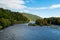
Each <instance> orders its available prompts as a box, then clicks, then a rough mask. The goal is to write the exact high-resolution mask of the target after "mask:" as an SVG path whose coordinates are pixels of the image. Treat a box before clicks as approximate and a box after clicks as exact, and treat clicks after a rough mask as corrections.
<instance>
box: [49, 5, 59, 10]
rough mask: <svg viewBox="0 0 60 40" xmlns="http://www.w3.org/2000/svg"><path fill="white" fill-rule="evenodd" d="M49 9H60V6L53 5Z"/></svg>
mask: <svg viewBox="0 0 60 40" xmlns="http://www.w3.org/2000/svg"><path fill="white" fill-rule="evenodd" d="M49 8H50V9H56V8H60V4H55V5H51V6H50V7H49Z"/></svg>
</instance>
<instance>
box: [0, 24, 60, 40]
mask: <svg viewBox="0 0 60 40" xmlns="http://www.w3.org/2000/svg"><path fill="white" fill-rule="evenodd" d="M53 27H58V28H57V29H55V28H51V26H43V27H42V26H28V25H27V24H16V25H13V26H10V27H8V28H5V29H4V30H1V31H0V40H60V26H53Z"/></svg>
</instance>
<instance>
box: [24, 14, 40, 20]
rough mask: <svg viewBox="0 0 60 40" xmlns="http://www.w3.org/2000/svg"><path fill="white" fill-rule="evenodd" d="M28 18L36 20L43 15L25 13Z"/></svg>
mask: <svg viewBox="0 0 60 40" xmlns="http://www.w3.org/2000/svg"><path fill="white" fill-rule="evenodd" d="M23 14H24V15H25V16H26V17H27V18H29V19H30V21H35V20H36V19H40V18H41V17H39V16H37V15H33V14H28V13H23Z"/></svg>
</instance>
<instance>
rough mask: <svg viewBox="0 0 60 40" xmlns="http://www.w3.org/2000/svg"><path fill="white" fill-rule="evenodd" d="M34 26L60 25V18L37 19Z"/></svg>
mask: <svg viewBox="0 0 60 40" xmlns="http://www.w3.org/2000/svg"><path fill="white" fill-rule="evenodd" d="M35 24H37V25H40V26H44V25H60V17H50V18H43V19H37V20H36V21H35Z"/></svg>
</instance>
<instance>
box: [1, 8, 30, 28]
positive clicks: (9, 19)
mask: <svg viewBox="0 0 60 40" xmlns="http://www.w3.org/2000/svg"><path fill="white" fill-rule="evenodd" d="M26 22H29V19H28V18H27V17H26V16H24V15H23V14H22V13H19V12H12V11H10V10H7V9H3V8H0V29H3V28H6V27H8V26H10V25H13V24H17V23H26Z"/></svg>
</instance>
